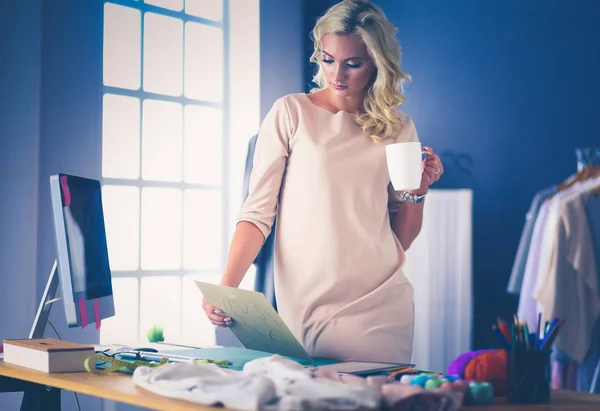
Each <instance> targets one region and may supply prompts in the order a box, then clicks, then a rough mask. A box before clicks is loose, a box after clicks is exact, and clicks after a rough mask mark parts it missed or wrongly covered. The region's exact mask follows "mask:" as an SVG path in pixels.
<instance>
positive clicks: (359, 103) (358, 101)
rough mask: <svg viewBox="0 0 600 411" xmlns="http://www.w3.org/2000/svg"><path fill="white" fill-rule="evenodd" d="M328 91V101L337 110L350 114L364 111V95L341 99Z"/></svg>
mask: <svg viewBox="0 0 600 411" xmlns="http://www.w3.org/2000/svg"><path fill="white" fill-rule="evenodd" d="M327 91H328V93H327V101H328V102H329V104H330V105H331V106H332V107H335V108H336V109H337V110H343V111H346V112H348V113H359V112H361V111H363V101H364V94H363V95H358V96H348V97H341V96H335V95H334V94H333V93H332V92H331V90H329V89H327Z"/></svg>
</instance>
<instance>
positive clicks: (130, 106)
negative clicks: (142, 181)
mask: <svg viewBox="0 0 600 411" xmlns="http://www.w3.org/2000/svg"><path fill="white" fill-rule="evenodd" d="M102 176H104V177H112V178H129V179H137V178H139V177H140V100H139V99H137V98H135V97H125V96H117V95H115V94H105V95H104V98H103V100H102Z"/></svg>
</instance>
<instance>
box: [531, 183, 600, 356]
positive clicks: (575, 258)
mask: <svg viewBox="0 0 600 411" xmlns="http://www.w3.org/2000/svg"><path fill="white" fill-rule="evenodd" d="M584 196H585V193H583V194H579V195H578V196H576V197H572V198H570V199H568V200H566V201H564V202H563V203H562V204H561V207H560V209H559V220H558V224H557V227H556V230H557V231H556V246H555V249H554V250H553V251H554V252H553V255H552V258H551V261H550V265H549V269H548V273H547V276H546V280H545V281H544V282H543V283H542V284H541V286H540V289H539V293H538V297H537V299H538V301H539V302H540V306H541V307H542V309H543V310H542V317H543V318H546V319H548V318H552V317H553V316H555V315H559V316H560V317H561V318H564V319H565V324H564V327H563V329H562V330H561V332H560V334H559V335H558V337H557V339H556V346H557V347H558V348H560V349H561V350H562V351H564V352H565V354H567V355H568V356H569V358H571V359H573V360H575V361H576V362H578V363H582V362H583V361H584V360H585V357H586V355H587V353H588V351H589V347H590V342H591V340H592V333H593V330H594V327H595V325H596V321H597V318H598V315H599V313H600V297H599V295H598V277H597V275H596V261H595V255H594V248H593V244H592V237H591V233H590V228H589V222H588V219H587V215H586V211H585V203H584Z"/></svg>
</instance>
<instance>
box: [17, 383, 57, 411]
mask: <svg viewBox="0 0 600 411" xmlns="http://www.w3.org/2000/svg"><path fill="white" fill-rule="evenodd" d="M21 411H60V390H59V389H58V388H53V387H46V386H44V385H38V384H32V386H30V387H28V388H27V389H26V390H25V392H24V393H23V401H22V402H21Z"/></svg>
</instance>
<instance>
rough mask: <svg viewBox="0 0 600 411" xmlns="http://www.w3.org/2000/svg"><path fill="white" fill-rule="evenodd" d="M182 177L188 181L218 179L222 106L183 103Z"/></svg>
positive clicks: (219, 177)
mask: <svg viewBox="0 0 600 411" xmlns="http://www.w3.org/2000/svg"><path fill="white" fill-rule="evenodd" d="M184 133H185V134H184V139H185V140H184V147H185V149H184V179H185V181H186V182H188V183H196V184H215V185H218V184H220V183H221V178H222V167H223V150H222V144H223V123H222V116H221V110H220V109H216V108H212V107H203V106H195V105H187V106H185V129H184Z"/></svg>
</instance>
